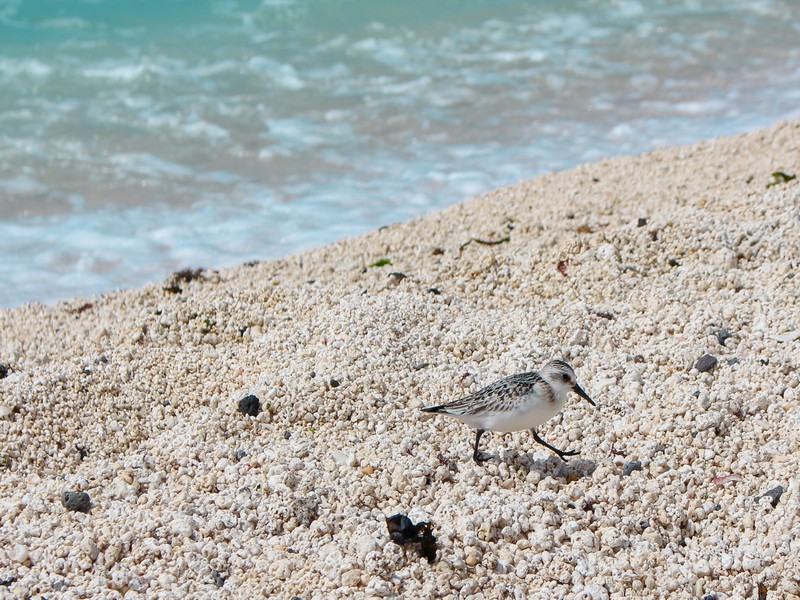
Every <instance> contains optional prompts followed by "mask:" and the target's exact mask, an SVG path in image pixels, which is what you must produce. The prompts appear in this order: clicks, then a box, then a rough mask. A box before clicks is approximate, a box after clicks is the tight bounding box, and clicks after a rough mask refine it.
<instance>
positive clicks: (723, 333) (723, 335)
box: [717, 329, 731, 346]
mask: <svg viewBox="0 0 800 600" xmlns="http://www.w3.org/2000/svg"><path fill="white" fill-rule="evenodd" d="M730 337H731V332H730V331H728V330H727V329H720V330H719V331H718V332H717V341H719V343H720V344H721V345H723V346H724V345H725V342H727V341H728V338H730Z"/></svg>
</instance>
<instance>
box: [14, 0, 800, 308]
mask: <svg viewBox="0 0 800 600" xmlns="http://www.w3.org/2000/svg"><path fill="white" fill-rule="evenodd" d="M798 108H800V2H797V1H794V0H785V1H770V0H758V1H756V0H743V1H737V0H725V1H722V0H719V1H712V0H617V1H614V0H564V1H556V0H544V1H530V2H522V1H516V2H515V1H502V0H492V1H488V0H487V1H464V0H460V1H456V0H440V1H438V2H430V1H420V0H403V1H402V2H398V1H396V0H395V1H388V0H363V1H360V2H356V1H347V0H264V1H260V2H259V1H255V0H219V1H209V0H206V1H203V0H158V1H157V2H156V1H154V0H137V1H136V2H124V1H122V0H0V306H15V305H18V304H20V303H24V302H31V301H36V300H39V301H44V302H53V301H56V300H59V299H67V298H71V297H75V296H87V295H91V294H97V293H102V292H104V291H108V290H112V289H117V288H124V287H133V286H137V285H141V284H143V283H145V282H148V281H159V280H163V279H165V278H166V277H167V276H168V275H169V274H170V273H171V272H173V271H175V270H177V269H180V268H183V267H188V266H191V267H206V268H220V267H224V266H232V265H237V264H240V263H242V262H245V261H247V260H252V259H269V258H276V257H280V256H284V255H287V254H291V253H296V252H299V251H301V250H304V249H307V248H310V247H313V246H318V245H322V244H324V243H326V242H329V241H332V240H335V239H337V238H340V237H343V236H347V235H353V234H358V233H361V232H364V231H367V230H369V229H372V228H375V227H378V226H380V225H384V224H387V223H390V222H394V221H398V220H403V219H407V218H410V217H412V216H415V215H419V214H424V213H426V212H429V211H432V210H436V209H439V208H442V207H444V206H447V205H450V204H453V203H456V202H459V201H461V200H464V199H466V198H468V197H471V196H473V195H475V194H478V193H481V192H484V191H488V190H491V189H493V188H496V187H499V186H502V185H506V184H510V183H515V182H517V181H519V180H521V179H526V178H530V177H533V176H535V175H536V174H537V173H541V172H544V171H550V170H555V169H563V168H567V167H570V166H573V165H576V164H579V163H583V162H587V161H594V160H597V159H599V158H602V157H606V156H612V155H619V154H634V153H640V152H643V151H646V150H649V149H652V148H654V147H657V146H663V145H677V144H682V143H686V142H691V141H695V140H699V139H703V138H708V137H712V136H717V135H727V134H731V133H736V132H740V131H747V130H751V129H755V128H758V127H762V126H767V125H771V124H773V123H774V122H776V121H778V120H780V119H782V118H792V117H794V118H796V117H797V116H800V112H799V111H798Z"/></svg>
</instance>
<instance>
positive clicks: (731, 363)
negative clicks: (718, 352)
mask: <svg viewBox="0 0 800 600" xmlns="http://www.w3.org/2000/svg"><path fill="white" fill-rule="evenodd" d="M738 362H739V359H738V358H736V357H735V356H734V357H733V358H729V359H728V364H729V365H735V364H737V363H738Z"/></svg>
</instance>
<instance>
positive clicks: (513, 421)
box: [422, 360, 597, 463]
mask: <svg viewBox="0 0 800 600" xmlns="http://www.w3.org/2000/svg"><path fill="white" fill-rule="evenodd" d="M569 392H575V393H576V394H578V395H579V396H580V397H581V398H583V399H584V400H586V401H587V402H588V403H589V404H591V405H592V406H597V405H596V404H595V403H594V401H593V400H592V399H591V398H590V397H589V395H588V394H587V393H586V392H584V391H583V388H581V386H579V385H578V382H577V381H576V379H575V371H574V369H573V368H572V366H571V365H569V364H567V363H565V362H564V361H561V360H551V361H550V362H549V363H547V364H546V365H545V366H544V367H543V368H542V370H541V371H538V372H535V371H531V372H528V373H518V374H516V375H511V376H510V377H505V378H503V379H499V380H497V381H495V382H494V383H491V384H489V385H488V386H486V387H485V388H483V389H482V390H478V391H477V392H475V393H474V394H470V395H469V396H465V397H463V398H460V399H458V400H454V401H453V402H448V403H447V404H440V405H438V406H427V407H425V408H423V409H422V410H423V411H424V412H428V413H440V414H443V415H448V416H451V417H455V418H456V419H458V420H460V421H463V422H464V423H466V424H467V425H469V426H470V427H474V428H475V429H477V430H478V431H477V434H476V436H475V451H474V452H473V454H472V458H473V459H474V460H475V462H477V463H480V462H482V461H485V460H488V459H489V458H491V456H489V455H487V454H484V453H483V452H480V451H479V450H478V444H479V443H480V441H481V436H482V435H483V434H484V432H485V431H502V432H511V431H521V430H523V429H530V431H531V433H532V434H533V439H534V440H536V441H537V442H538V443H540V444H541V445H542V446H544V447H545V448H548V449H550V450H552V451H553V452H555V453H556V454H558V456H559V457H560V458H561V460H564V461H566V460H567V459H566V458H565V457H567V456H574V455H576V454H579V451H578V450H559V449H558V448H556V447H555V446H552V445H550V444H548V443H547V442H545V441H544V440H543V439H542V438H540V437H539V434H538V433H537V431H536V428H537V427H538V426H539V425H541V424H542V423H545V422H546V421H549V420H550V419H552V418H553V417H555V416H556V415H557V414H558V413H560V412H561V410H562V409H563V408H564V405H565V404H566V402H567V394H568V393H569Z"/></svg>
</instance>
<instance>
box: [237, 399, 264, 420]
mask: <svg viewBox="0 0 800 600" xmlns="http://www.w3.org/2000/svg"><path fill="white" fill-rule="evenodd" d="M239 412H240V413H243V414H245V415H250V416H251V417H257V416H258V413H260V412H261V400H259V399H258V397H256V396H253V395H252V394H250V395H249V396H245V397H244V398H242V399H241V400H239Z"/></svg>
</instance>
